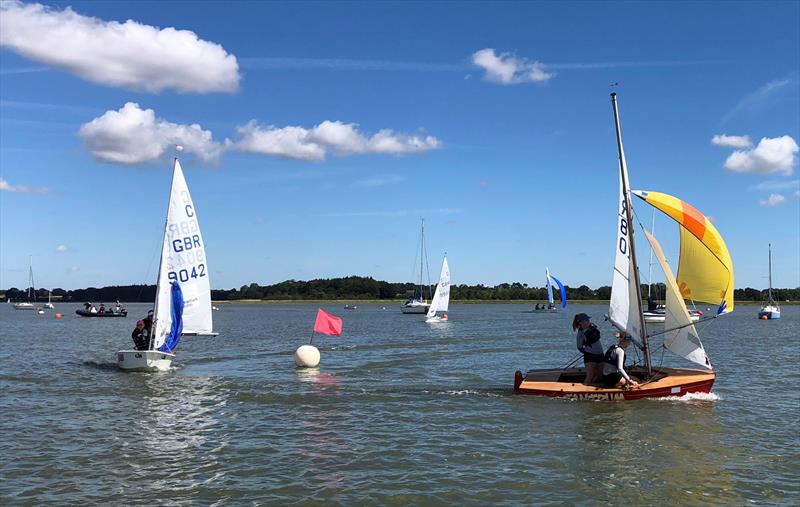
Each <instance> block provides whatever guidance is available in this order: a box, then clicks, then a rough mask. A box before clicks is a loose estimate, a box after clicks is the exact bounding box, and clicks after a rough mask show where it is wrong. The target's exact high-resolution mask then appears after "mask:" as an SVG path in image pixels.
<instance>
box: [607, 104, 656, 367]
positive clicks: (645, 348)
mask: <svg viewBox="0 0 800 507" xmlns="http://www.w3.org/2000/svg"><path fill="white" fill-rule="evenodd" d="M611 104H612V106H613V109H614V126H615V127H616V131H617V152H618V153H619V168H620V171H621V174H622V195H623V199H624V202H625V218H626V220H627V223H628V227H629V231H630V245H628V246H629V248H630V261H631V265H632V266H633V270H632V271H633V279H634V282H635V284H636V296H635V297H636V300H637V302H638V307H639V311H638V314H639V315H638V317H639V323H640V328H639V329H640V330H641V331H640V332H641V335H640V336H639V337H638V338H639V340H641V341H640V343H641V348H642V353H643V354H644V361H645V366H646V367H647V374H648V375H651V374H652V373H653V367H652V363H651V360H650V346H649V345H648V340H647V328H646V327H645V322H644V315H643V314H642V286H641V285H640V283H639V265H638V264H637V263H636V248H635V246H634V241H633V236H634V231H633V203H632V202H631V194H630V192H631V189H630V188H629V182H628V164H627V162H626V161H625V151H624V150H623V148H622V130H621V129H620V126H619V110H618V107H617V94H616V93H613V92H612V93H611Z"/></svg>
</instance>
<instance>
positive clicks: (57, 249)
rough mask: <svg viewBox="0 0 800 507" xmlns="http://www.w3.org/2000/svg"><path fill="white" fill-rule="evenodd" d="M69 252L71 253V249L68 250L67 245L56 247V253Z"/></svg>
mask: <svg viewBox="0 0 800 507" xmlns="http://www.w3.org/2000/svg"><path fill="white" fill-rule="evenodd" d="M67 251H69V248H67V245H58V246H57V247H56V253H67Z"/></svg>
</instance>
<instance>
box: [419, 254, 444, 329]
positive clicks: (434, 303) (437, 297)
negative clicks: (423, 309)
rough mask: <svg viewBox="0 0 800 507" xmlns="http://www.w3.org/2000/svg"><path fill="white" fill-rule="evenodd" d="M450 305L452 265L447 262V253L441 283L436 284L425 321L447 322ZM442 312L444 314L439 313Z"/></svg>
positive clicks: (440, 276) (440, 278)
mask: <svg viewBox="0 0 800 507" xmlns="http://www.w3.org/2000/svg"><path fill="white" fill-rule="evenodd" d="M449 306H450V266H448V264H447V254H445V256H444V260H443V261H442V272H441V273H440V274H439V283H438V284H437V285H436V291H435V292H434V293H433V299H431V306H430V308H428V314H427V316H426V319H425V322H427V323H429V324H432V323H435V322H447V320H448V319H449V317H448V316H447V313H444V312H447V309H448V308H449ZM439 312H441V313H442V314H443V315H437V313H439Z"/></svg>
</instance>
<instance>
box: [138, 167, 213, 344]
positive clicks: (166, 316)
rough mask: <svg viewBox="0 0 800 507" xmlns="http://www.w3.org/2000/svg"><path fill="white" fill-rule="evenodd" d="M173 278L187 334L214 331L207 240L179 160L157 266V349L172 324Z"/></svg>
mask: <svg viewBox="0 0 800 507" xmlns="http://www.w3.org/2000/svg"><path fill="white" fill-rule="evenodd" d="M173 281H177V282H178V283H179V284H180V286H181V291H182V293H183V304H184V306H183V332H184V334H211V333H212V332H213V327H212V316H211V285H210V283H209V279H208V263H207V262H206V251H205V243H204V242H203V235H202V234H201V233H200V225H199V223H198V221H197V212H196V211H195V208H194V203H193V202H192V196H191V195H190V194H189V187H187V186H186V179H185V178H184V177H183V170H182V169H181V165H180V163H179V162H178V159H175V167H174V169H173V172H172V189H171V191H170V195H169V207H168V209H167V222H166V226H165V228H164V243H163V245H162V247H161V264H160V266H159V269H158V286H157V289H156V308H155V311H154V315H153V318H154V319H155V326H154V329H153V337H154V339H153V348H154V349H158V348H159V347H160V346H161V345H163V344H164V340H165V339H166V337H167V336H168V335H169V331H170V327H171V325H172V319H171V312H170V305H171V295H170V290H171V287H170V283H171V282H173Z"/></svg>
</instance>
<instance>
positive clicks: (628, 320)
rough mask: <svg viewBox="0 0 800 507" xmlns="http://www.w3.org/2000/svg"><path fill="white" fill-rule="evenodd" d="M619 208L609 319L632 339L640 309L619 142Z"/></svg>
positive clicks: (637, 330) (637, 329) (639, 333)
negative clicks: (631, 251)
mask: <svg viewBox="0 0 800 507" xmlns="http://www.w3.org/2000/svg"><path fill="white" fill-rule="evenodd" d="M619 148H620V174H619V201H618V202H619V207H618V209H617V214H618V217H617V243H616V245H615V246H616V257H615V259H614V278H613V281H612V283H611V303H610V305H609V308H608V318H609V320H610V321H611V323H612V324H613V325H614V326H615V327H616V328H617V329H619V330H620V331H625V332H627V333H628V334H629V335H631V336H632V337H633V338H634V339H636V340H639V339H640V338H641V337H642V319H641V306H642V301H641V299H640V298H639V291H638V287H636V277H635V276H634V270H635V269H636V266H634V265H633V262H632V260H631V255H630V250H631V248H630V246H631V244H632V239H631V238H632V235H633V227H632V226H631V224H629V223H628V203H629V202H630V201H629V196H628V195H626V190H627V189H629V188H630V185H629V184H628V167H627V165H626V164H625V155H624V152H623V151H622V141H620V147H619Z"/></svg>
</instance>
